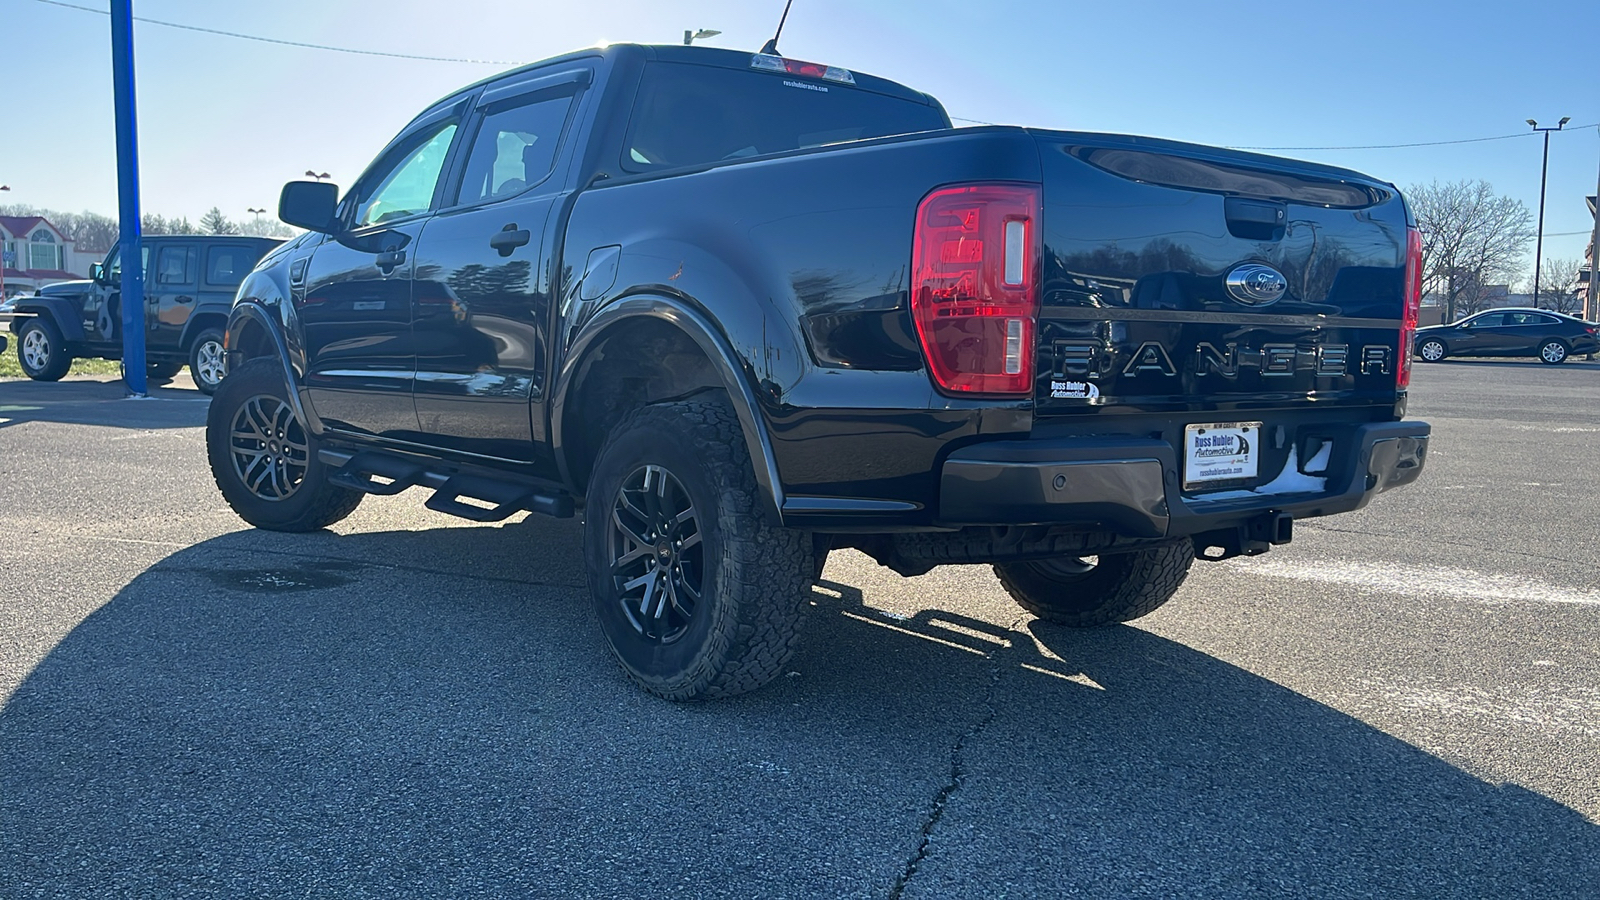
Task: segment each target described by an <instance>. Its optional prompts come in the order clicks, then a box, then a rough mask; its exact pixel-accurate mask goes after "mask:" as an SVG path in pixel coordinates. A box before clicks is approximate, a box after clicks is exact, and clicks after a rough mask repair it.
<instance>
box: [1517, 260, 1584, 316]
mask: <svg viewBox="0 0 1600 900" xmlns="http://www.w3.org/2000/svg"><path fill="white" fill-rule="evenodd" d="M1583 266H1584V263H1583V261H1582V260H1579V259H1548V258H1547V259H1546V260H1545V261H1544V265H1542V266H1540V267H1539V296H1538V297H1535V298H1534V303H1535V305H1537V306H1539V307H1540V308H1542V309H1553V310H1555V311H1556V312H1558V313H1566V314H1567V315H1569V316H1570V315H1576V314H1577V313H1578V312H1579V311H1580V310H1582V308H1583V303H1582V301H1581V300H1580V299H1579V298H1578V270H1579V269H1582V268H1583ZM1528 287H1529V289H1530V290H1531V289H1532V287H1533V286H1532V285H1529V286H1528Z"/></svg>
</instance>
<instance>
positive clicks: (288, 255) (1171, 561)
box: [207, 45, 1429, 700]
mask: <svg viewBox="0 0 1600 900" xmlns="http://www.w3.org/2000/svg"><path fill="white" fill-rule="evenodd" d="M279 210H280V217H281V218H282V219H283V220H284V221H286V222H288V223H290V224H293V225H297V226H299V227H302V228H305V229H307V233H306V234H305V235H303V236H302V237H300V238H298V239H295V240H293V241H290V242H289V243H288V244H286V245H284V246H282V247H280V248H277V249H276V250H274V251H273V252H272V253H270V254H269V255H268V256H267V257H266V258H265V259H263V260H262V261H261V262H260V264H259V265H258V266H257V267H256V269H255V271H254V272H253V273H251V275H250V276H249V277H248V278H246V279H245V281H244V283H243V284H242V285H241V286H240V288H239V292H238V297H237V299H236V302H235V304H234V307H233V311H232V315H231V317H230V319H229V321H228V328H227V334H226V347H227V353H228V371H229V372H230V374H229V375H228V376H227V378H226V379H224V380H223V382H222V384H221V386H220V388H219V390H218V391H217V394H216V396H215V399H214V401H213V403H212V405H211V408H210V415H209V420H208V424H207V452H208V454H209V459H210V465H211V468H212V471H213V473H214V475H215V478H216V481H217V484H218V486H219V488H220V489H221V491H222V494H223V496H224V497H225V498H226V499H227V501H228V503H229V504H231V505H232V507H233V508H234V509H235V510H237V511H238V513H239V514H240V515H241V516H242V517H243V518H244V519H245V520H246V521H248V522H250V523H252V524H254V525H256V526H258V527H261V528H270V529H276V530H281V531H309V530H313V529H319V528H325V527H327V526H329V525H331V524H333V523H335V522H337V521H339V520H340V519H342V518H344V517H345V516H347V515H349V513H350V512H351V511H352V510H353V509H355V508H356V505H357V504H358V503H360V502H361V500H362V498H363V497H365V496H366V495H367V494H396V493H399V492H401V491H405V490H408V489H411V488H419V489H422V490H424V491H426V492H428V494H429V496H428V499H427V506H428V507H430V508H432V509H434V510H437V511H439V512H443V513H448V514H453V515H456V516H462V517H465V518H468V519H471V520H475V521H480V522H492V521H499V520H503V519H505V518H507V517H508V516H511V515H515V514H518V513H522V512H526V511H531V512H537V513H541V514H546V515H553V516H573V515H580V516H581V517H582V519H583V528H584V537H585V551H584V553H585V562H586V567H587V570H588V578H589V589H590V593H591V594H592V597H593V603H594V610H595V613H596V617H597V619H598V621H599V625H600V628H601V629H602V631H603V633H604V635H605V637H606V640H607V643H608V645H609V646H610V648H611V650H612V652H613V653H614V655H615V656H616V658H617V660H618V661H619V662H620V664H621V666H622V669H623V670H624V671H625V672H626V673H627V675H628V676H629V677H630V678H632V679H633V680H634V681H635V682H637V683H638V684H639V685H641V686H643V687H644V688H645V689H646V690H649V691H651V692H653V693H655V694H658V695H660V696H662V697H667V698H672V699H677V700H688V699H697V698H708V697H717V696H728V695H733V694H737V693H740V692H743V691H747V690H750V689H752V688H755V687H758V686H760V685H761V684H763V683H765V682H767V681H768V680H769V679H771V678H772V677H773V676H774V675H775V674H776V673H778V672H780V671H782V670H783V666H784V664H785V662H786V661H787V660H788V659H789V657H790V655H791V653H792V652H793V650H794V647H795V640H796V635H797V633H798V628H799V624H800V618H801V610H802V609H803V608H804V606H805V605H806V604H805V600H806V597H807V596H808V594H809V591H808V586H809V584H810V583H811V582H812V580H813V579H815V578H816V577H817V576H818V575H819V574H820V572H821V571H822V566H823V562H824V561H825V560H826V558H827V555H828V553H829V552H830V551H832V550H838V549H844V548H854V549H856V550H859V551H861V552H863V553H866V554H868V555H870V556H871V557H872V558H874V559H876V560H877V561H878V562H880V563H882V564H883V565H885V566H888V567H889V568H891V569H893V570H895V571H896V572H899V573H902V574H904V575H907V576H915V575H920V574H922V573H925V572H928V571H929V570H931V569H933V568H935V567H937V566H942V565H987V566H992V567H993V568H994V571H995V574H996V575H997V576H998V578H999V581H1000V584H1001V585H1002V586H1003V587H1004V589H1005V590H1006V591H1007V592H1009V593H1010V595H1011V596H1012V597H1014V598H1015V599H1016V601H1017V602H1018V603H1019V604H1021V606H1022V607H1023V608H1024V609H1026V610H1027V611H1029V612H1031V613H1033V614H1035V615H1037V616H1041V617H1044V618H1047V619H1049V620H1051V621H1054V622H1059V623H1062V624H1065V625H1071V626H1095V625H1107V624H1110V623H1115V622H1125V621H1128V620H1130V619H1133V618H1136V617H1138V616H1142V615H1144V614H1146V613H1149V612H1150V611H1152V610H1154V609H1155V608H1156V607H1158V606H1160V605H1161V604H1162V603H1164V602H1166V601H1167V600H1168V599H1170V598H1171V597H1172V596H1173V594H1174V593H1175V592H1176V591H1177V590H1178V588H1179V586H1180V585H1181V584H1182V583H1183V580H1184V578H1185V576H1186V575H1187V573H1188V571H1189V568H1190V565H1191V564H1192V563H1193V562H1194V560H1195V559H1197V558H1198V559H1203V560H1222V559H1229V558H1233V557H1238V556H1251V555H1256V554H1260V553H1264V552H1266V551H1267V550H1268V549H1269V548H1271V547H1273V546H1275V545H1281V544H1286V543H1288V542H1289V541H1290V540H1291V539H1292V538H1293V532H1294V522H1295V521H1296V520H1297V519H1306V518H1312V517H1317V516H1328V515H1334V514H1336V513H1341V512H1346V511H1349V510H1353V509H1357V508H1359V507H1361V506H1363V505H1364V504H1366V503H1367V502H1368V501H1370V500H1371V499H1372V498H1373V497H1374V496H1376V495H1377V494H1379V493H1382V492H1383V491H1387V490H1390V489H1392V488H1395V487H1399V486H1402V485H1405V484H1407V483H1409V482H1411V481H1413V480H1415V479H1416V478H1417V477H1418V475H1419V474H1420V473H1421V471H1422V465H1423V461H1424V458H1425V455H1426V450H1427V446H1428V434H1429V428H1428V426H1427V425H1426V424H1424V423H1421V422H1410V421H1405V420H1404V415H1405V405H1406V388H1407V384H1408V382H1409V379H1410V375H1411V368H1410V366H1411V356H1412V354H1411V352H1410V346H1411V341H1412V335H1413V332H1414V330H1415V327H1416V316H1417V306H1418V302H1419V299H1420V283H1419V272H1420V244H1419V241H1418V238H1417V233H1416V231H1415V228H1414V223H1413V221H1412V219H1411V216H1410V215H1409V213H1408V212H1407V209H1406V204H1405V201H1404V199H1403V198H1402V197H1401V196H1400V193H1399V192H1398V191H1396V190H1395V188H1394V187H1393V186H1392V185H1389V184H1386V183H1383V182H1380V181H1376V180H1374V179H1371V178H1368V177H1366V176H1364V175H1360V174H1357V173H1355V172H1350V171H1346V170H1344V169H1337V168H1332V167H1329V166H1321V165H1314V164H1310V163H1302V162H1294V161H1290V160H1284V159H1277V158H1273V157H1269V156H1261V155H1256V154H1250V153H1241V152H1235V151H1230V150H1221V149H1216V148H1211V147H1201V146H1195V145H1191V144H1183V143H1178V142H1174V141H1165V140H1153V139H1149V138H1142V137H1130V136H1124V135H1109V134H1084V133H1075V132H1062V131H1044V130H1038V129H1031V128H1017V127H982V128H962V129H954V128H952V127H951V125H950V119H949V117H948V116H947V115H946V114H945V112H944V109H943V108H942V107H941V106H940V105H939V103H938V102H937V101H935V100H934V99H933V98H931V97H929V96H927V95H926V94H922V93H919V92H917V91H914V90H911V89H909V88H906V87H903V86H901V85H899V84H895V83H893V82H890V81H886V80H883V79H880V78H874V77H872V76H869V75H864V74H860V73H855V72H851V71H849V70H846V69H843V68H840V67H836V66H830V65H821V64H815V63H809V62H804V61H800V60H795V59H789V58H785V57H781V56H777V55H772V54H766V53H757V54H751V53H741V52H735V51H730V50H721V49H711V48H705V47H678V46H673V47H646V46H635V45H618V46H611V47H607V48H604V49H595V50H586V51H582V52H578V53H573V54H569V55H566V56H562V57H558V58H555V59H551V60H546V61H543V62H539V63H535V64H532V65H529V66H525V67H523V68H519V69H516V70H513V71H510V72H506V73H504V74H502V75H497V76H495V77H492V78H489V79H486V80H484V81H482V82H479V83H477V84H474V85H471V86H469V87H466V88H463V89H462V90H460V91H457V92H455V93H453V94H451V95H449V96H448V97H445V98H444V99H442V100H440V101H439V102H437V103H435V104H433V105H432V106H430V107H429V108H428V109H426V110H424V111H423V112H422V113H421V114H420V115H419V116H418V117H417V118H416V119H415V120H413V121H412V122H411V123H410V124H409V125H407V126H406V127H405V128H404V129H402V130H401V132H400V134H399V136H397V137H396V138H395V139H394V140H393V141H392V142H391V143H390V145H389V146H388V147H387V148H386V149H385V150H384V151H383V152H382V153H380V154H379V155H378V157H377V159H376V161H375V162H374V163H373V164H372V165H371V167H370V168H369V169H368V170H367V172H366V173H365V174H363V175H362V176H361V177H359V178H358V179H356V181H355V183H354V185H353V186H351V187H350V188H349V189H348V190H346V191H345V192H344V193H343V195H342V196H341V195H340V194H339V191H338V188H336V187H335V186H333V185H331V184H327V183H313V182H296V183H291V184H289V185H287V186H286V187H285V188H284V191H283V195H282V197H281V201H280V207H279ZM1195 602H1203V600H1202V599H1199V598H1196V600H1195Z"/></svg>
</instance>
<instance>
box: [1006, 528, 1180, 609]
mask: <svg viewBox="0 0 1600 900" xmlns="http://www.w3.org/2000/svg"><path fill="white" fill-rule="evenodd" d="M1193 562H1194V544H1192V543H1190V542H1189V541H1178V542H1176V543H1172V544H1163V545H1161V546H1158V547H1151V548H1148V549H1145V550H1135V551H1133V552H1132V553H1118V554H1114V555H1102V556H1097V557H1096V556H1088V557H1062V558H1060V559H1048V560H1039V561H1036V562H1017V563H1001V564H999V565H996V566H995V567H994V572H995V575H997V576H999V578H1000V584H1001V586H1002V587H1004V588H1005V589H1006V593H1008V594H1010V595H1011V599H1013V600H1015V601H1017V605H1018V606H1021V607H1022V608H1023V609H1025V610H1027V611H1028V612H1031V613H1033V614H1034V615H1036V616H1038V617H1039V618H1041V619H1046V620H1048V621H1051V622H1055V623H1056V624H1058V625H1069V626H1071V627H1073V628H1090V627H1093V626H1097V625H1114V624H1116V623H1118V622H1128V621H1131V620H1133V619H1137V618H1139V617H1140V616H1146V615H1149V614H1150V613H1152V612H1155V611H1156V609H1157V608H1158V607H1160V606H1161V605H1162V604H1163V603H1166V602H1167V601H1168V600H1171V599H1172V595H1173V594H1176V593H1177V592H1178V588H1179V587H1181V586H1182V585H1183V581H1184V579H1185V578H1187V577H1188V576H1189V566H1190V564H1192V563H1193Z"/></svg>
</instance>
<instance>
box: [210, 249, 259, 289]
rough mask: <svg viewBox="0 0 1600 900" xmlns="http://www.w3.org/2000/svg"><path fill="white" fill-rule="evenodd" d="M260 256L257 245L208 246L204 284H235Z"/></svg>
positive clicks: (248, 272)
mask: <svg viewBox="0 0 1600 900" xmlns="http://www.w3.org/2000/svg"><path fill="white" fill-rule="evenodd" d="M260 258H261V250H260V248H258V247H210V248H208V249H207V250H206V284H215V285H221V286H223V287H231V286H233V285H237V284H238V283H239V282H241V281H243V280H244V276H246V275H248V274H250V270H251V269H253V268H255V266H256V260H258V259H260Z"/></svg>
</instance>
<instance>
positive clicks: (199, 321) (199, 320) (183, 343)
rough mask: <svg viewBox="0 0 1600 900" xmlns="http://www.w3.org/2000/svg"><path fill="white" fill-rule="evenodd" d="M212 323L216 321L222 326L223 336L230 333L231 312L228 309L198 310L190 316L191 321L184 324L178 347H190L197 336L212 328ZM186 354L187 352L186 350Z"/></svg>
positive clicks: (214, 307)
mask: <svg viewBox="0 0 1600 900" xmlns="http://www.w3.org/2000/svg"><path fill="white" fill-rule="evenodd" d="M212 321H215V322H217V323H219V324H220V325H221V326H222V327H221V329H220V330H221V331H222V333H223V334H227V333H228V331H229V328H230V322H229V312H228V309H227V308H226V307H218V306H206V307H201V308H200V309H197V310H195V311H194V312H193V313H190V314H189V321H188V322H185V323H184V326H183V334H182V335H181V336H180V337H179V338H178V347H179V348H187V347H188V346H189V342H190V341H192V340H194V338H195V335H197V334H199V333H200V332H202V331H204V330H205V329H206V328H208V327H210V325H209V324H208V323H209V322H212ZM185 352H187V350H186V349H185Z"/></svg>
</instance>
